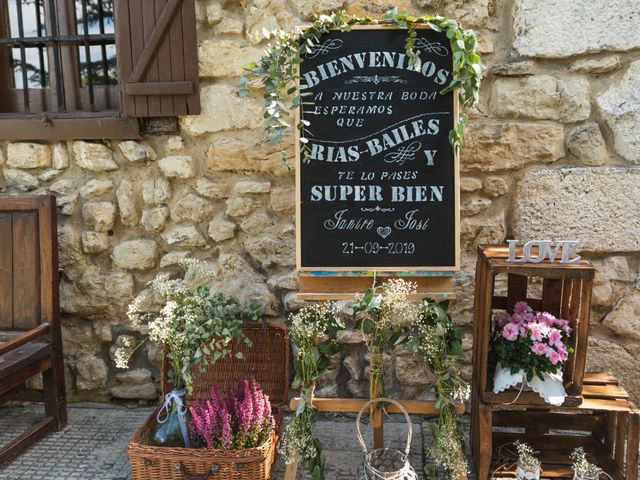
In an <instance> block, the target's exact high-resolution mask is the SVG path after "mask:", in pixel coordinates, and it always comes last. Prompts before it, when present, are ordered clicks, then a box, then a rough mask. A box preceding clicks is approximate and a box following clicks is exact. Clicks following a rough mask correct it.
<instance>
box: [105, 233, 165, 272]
mask: <svg viewBox="0 0 640 480" xmlns="http://www.w3.org/2000/svg"><path fill="white" fill-rule="evenodd" d="M111 258H112V259H113V263H115V264H116V266H118V267H120V268H124V269H126V270H148V269H150V268H153V267H155V265H156V259H157V258H158V244H157V243H156V242H154V241H153V240H129V241H126V242H122V243H119V244H118V245H116V246H115V247H114V248H113V252H112V253H111Z"/></svg>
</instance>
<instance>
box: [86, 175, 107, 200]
mask: <svg viewBox="0 0 640 480" xmlns="http://www.w3.org/2000/svg"><path fill="white" fill-rule="evenodd" d="M112 190H113V182H112V181H111V180H99V179H93V180H89V181H88V182H87V183H85V184H84V185H83V186H82V188H80V196H81V197H82V198H83V199H85V200H90V199H93V198H96V197H99V196H101V195H104V194H106V193H109V192H111V191H112Z"/></svg>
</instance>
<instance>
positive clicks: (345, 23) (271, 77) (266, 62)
mask: <svg viewBox="0 0 640 480" xmlns="http://www.w3.org/2000/svg"><path fill="white" fill-rule="evenodd" d="M371 24H387V25H396V26H398V27H399V28H403V29H405V30H406V31H407V40H406V44H405V49H406V54H407V57H408V58H409V62H410V66H411V67H413V68H415V69H416V70H418V71H419V70H420V68H421V66H422V65H421V60H420V50H416V49H415V41H416V38H417V32H416V27H418V26H420V25H426V26H428V27H429V28H432V29H433V30H435V31H437V32H444V33H445V34H446V35H447V38H449V40H450V43H451V48H452V52H453V80H452V81H451V83H450V84H449V85H448V86H447V87H446V88H445V89H443V90H442V91H441V93H443V94H444V93H448V92H451V91H453V90H457V91H458V96H459V99H460V103H461V104H462V106H463V107H465V108H470V107H472V106H473V105H475V104H476V103H477V101H478V97H479V92H480V81H481V79H482V71H483V66H484V64H483V62H482V58H481V57H480V54H479V53H478V40H477V38H476V35H475V33H474V32H473V31H472V30H464V29H463V28H462V27H461V26H460V25H459V24H458V22H456V21H455V20H452V19H449V18H446V17H442V16H432V15H425V16H422V17H416V16H413V15H411V14H409V13H404V12H398V11H397V10H396V9H393V10H391V11H389V12H388V13H386V14H385V16H384V17H383V19H382V20H381V21H379V20H374V19H373V18H371V17H357V16H353V15H348V14H347V13H346V12H345V11H344V10H343V11H339V12H336V13H333V14H331V15H321V16H320V17H318V18H317V19H316V20H315V21H314V22H313V23H312V24H311V25H310V26H309V27H308V28H305V29H304V30H302V31H298V32H285V31H283V30H276V31H273V32H267V31H265V32H263V35H264V37H266V38H267V39H270V40H272V41H271V43H270V44H269V45H268V47H267V49H266V51H265V54H264V55H263V57H262V58H261V59H260V60H258V61H257V62H251V63H250V64H249V66H248V67H247V69H246V71H247V75H245V76H243V77H242V78H241V79H240V85H241V91H240V95H241V96H248V91H247V86H248V84H249V82H250V81H251V79H252V77H253V78H258V79H261V81H262V84H263V86H264V89H265V90H264V118H265V125H266V126H265V129H266V131H267V134H268V138H269V140H268V141H269V142H270V143H273V144H276V143H279V142H280V141H282V139H283V134H284V132H285V131H286V130H287V129H289V128H291V127H292V126H293V125H292V123H293V122H292V120H291V118H292V111H295V110H296V109H297V108H298V107H300V106H301V105H304V104H309V103H308V102H305V101H304V99H305V97H306V96H308V95H310V92H304V85H300V84H299V80H300V76H299V75H298V65H299V64H300V63H302V57H303V56H304V55H305V54H307V53H310V52H311V51H312V49H313V47H315V46H316V45H318V44H320V41H321V38H322V36H323V35H325V34H327V33H329V32H330V31H331V30H334V29H338V30H340V31H343V32H348V31H350V30H351V29H352V27H353V26H354V25H371ZM466 123H467V116H466V115H461V116H460V119H459V121H458V123H457V124H456V125H455V126H454V128H453V130H451V132H450V133H449V141H450V142H451V144H452V145H453V146H454V148H457V149H460V148H462V147H463V143H462V133H463V131H464V126H465V124H466ZM308 126H309V121H308V120H306V119H305V118H304V115H303V112H302V108H300V118H299V121H298V123H297V124H296V125H295V127H296V128H297V129H298V130H299V131H300V143H301V145H300V148H301V151H302V157H303V160H304V161H309V149H308V146H307V144H308V142H309V140H308V138H307V136H306V132H307V127H308ZM282 155H283V160H284V161H285V162H286V161H287V158H286V154H285V153H284V151H283V152H282Z"/></svg>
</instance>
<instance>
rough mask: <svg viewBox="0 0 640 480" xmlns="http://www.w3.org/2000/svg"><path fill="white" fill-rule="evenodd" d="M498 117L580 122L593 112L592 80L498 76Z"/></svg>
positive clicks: (495, 107)
mask: <svg viewBox="0 0 640 480" xmlns="http://www.w3.org/2000/svg"><path fill="white" fill-rule="evenodd" d="M490 105H491V111H492V113H493V115H494V116H497V117H506V118H527V119H533V120H556V121H563V122H578V121H582V120H586V119H587V118H589V113H590V111H591V105H590V98H589V82H588V81H587V80H585V79H579V78H575V79H567V80H565V81H559V80H558V79H556V78H555V77H552V76H550V75H533V76H526V77H505V78H498V79H496V80H495V81H494V82H493V88H492V91H491V104H490Z"/></svg>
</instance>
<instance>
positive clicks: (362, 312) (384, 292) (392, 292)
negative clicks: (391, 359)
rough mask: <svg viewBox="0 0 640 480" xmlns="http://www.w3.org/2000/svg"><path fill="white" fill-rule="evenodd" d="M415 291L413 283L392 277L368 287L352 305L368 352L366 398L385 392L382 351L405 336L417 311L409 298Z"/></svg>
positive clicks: (397, 343) (404, 338)
mask: <svg viewBox="0 0 640 480" xmlns="http://www.w3.org/2000/svg"><path fill="white" fill-rule="evenodd" d="M414 293H416V285H415V284H414V283H411V282H406V281H404V280H402V279H401V278H398V279H392V280H389V281H387V282H384V283H382V284H380V285H376V286H373V287H371V288H369V289H368V290H367V291H366V292H365V294H364V295H363V296H362V297H361V298H359V299H358V300H357V301H356V302H355V303H354V305H353V315H354V318H355V320H356V327H357V328H358V329H359V330H361V331H362V333H363V335H364V339H365V343H366V344H367V347H368V349H369V353H370V361H369V371H370V373H369V398H378V397H383V396H385V391H384V377H383V375H382V352H383V350H384V349H393V348H395V347H397V346H400V345H402V344H403V343H404V342H405V341H406V340H407V338H408V333H409V331H410V329H411V327H412V326H413V323H414V321H415V319H416V315H417V308H416V307H417V305H416V303H415V302H413V301H411V300H410V299H409V297H410V296H411V295H412V294H414Z"/></svg>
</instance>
